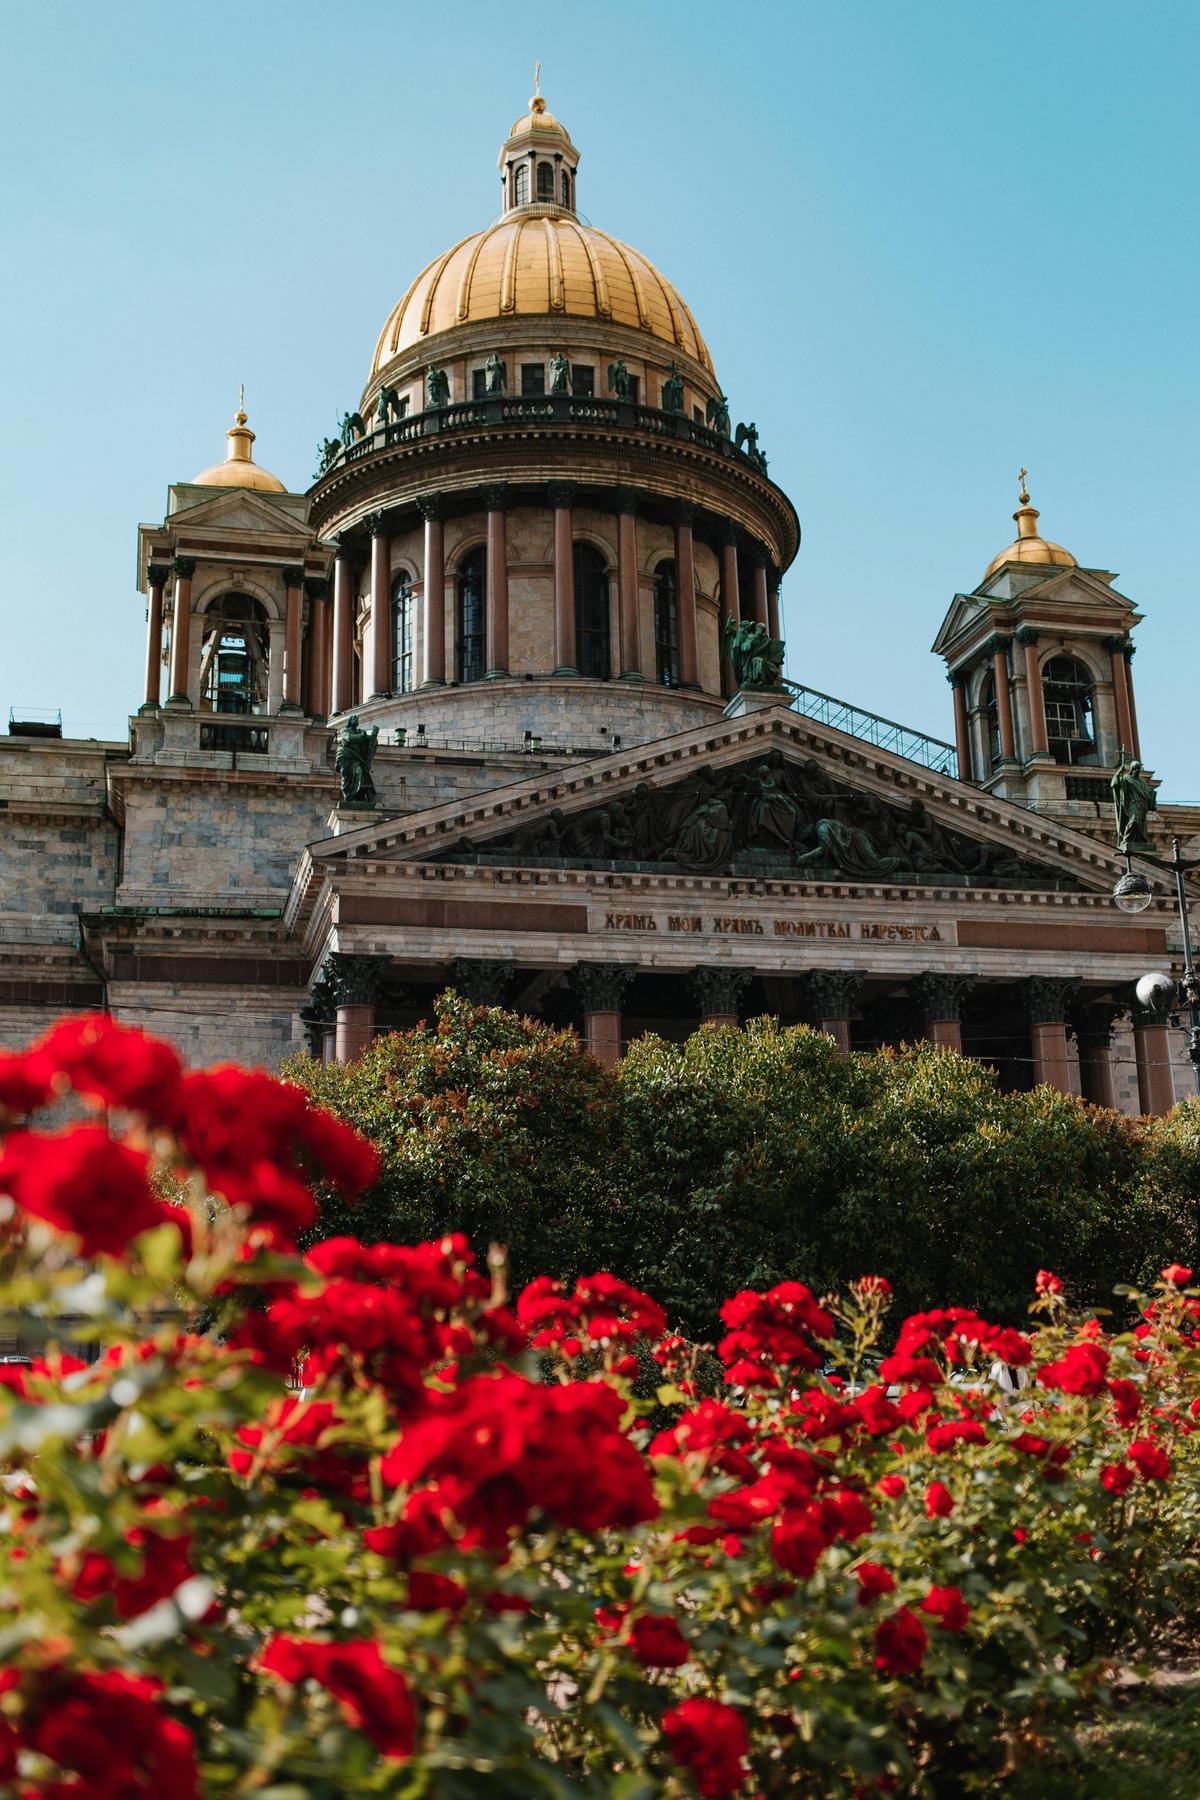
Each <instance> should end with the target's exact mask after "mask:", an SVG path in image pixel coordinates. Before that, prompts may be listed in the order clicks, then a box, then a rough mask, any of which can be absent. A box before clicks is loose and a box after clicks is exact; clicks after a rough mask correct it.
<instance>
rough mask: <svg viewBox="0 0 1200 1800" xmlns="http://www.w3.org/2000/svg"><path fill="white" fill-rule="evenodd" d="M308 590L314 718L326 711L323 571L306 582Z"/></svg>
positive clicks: (326, 594) (326, 628) (325, 591)
mask: <svg viewBox="0 0 1200 1800" xmlns="http://www.w3.org/2000/svg"><path fill="white" fill-rule="evenodd" d="M304 585H305V587H306V588H307V590H308V707H309V711H310V712H311V713H312V714H313V716H314V717H315V718H318V719H324V718H327V717H328V715H329V692H330V688H329V583H328V581H326V579H325V577H324V576H323V575H318V576H316V577H314V579H313V580H311V581H307V582H305V584H304Z"/></svg>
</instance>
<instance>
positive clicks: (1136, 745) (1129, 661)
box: [1123, 644, 1142, 762]
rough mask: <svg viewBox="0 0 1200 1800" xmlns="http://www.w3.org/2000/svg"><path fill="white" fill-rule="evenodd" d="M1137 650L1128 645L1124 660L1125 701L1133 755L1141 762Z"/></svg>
mask: <svg viewBox="0 0 1200 1800" xmlns="http://www.w3.org/2000/svg"><path fill="white" fill-rule="evenodd" d="M1136 648H1137V646H1136V645H1135V644H1126V646H1125V655H1124V658H1123V660H1124V663H1125V700H1126V704H1127V705H1128V707H1129V730H1130V733H1131V735H1132V738H1133V754H1134V755H1135V756H1136V757H1137V758H1138V761H1139V762H1140V761H1141V756H1142V745H1141V739H1140V738H1139V737H1138V722H1137V702H1136V701H1135V700H1134V697H1133V654H1134V651H1135V649H1136Z"/></svg>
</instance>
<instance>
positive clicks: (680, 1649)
mask: <svg viewBox="0 0 1200 1800" xmlns="http://www.w3.org/2000/svg"><path fill="white" fill-rule="evenodd" d="M628 1643H629V1648H630V1649H631V1650H632V1651H633V1655H634V1660H635V1661H636V1662H640V1663H641V1665H642V1667H643V1668H644V1669H679V1668H682V1667H683V1665H684V1663H685V1662H687V1661H688V1660H689V1659H690V1657H691V1654H692V1652H691V1648H690V1646H689V1644H688V1641H687V1639H686V1638H685V1637H684V1635H683V1633H682V1631H680V1629H679V1627H678V1625H677V1624H676V1623H675V1621H674V1619H668V1618H666V1617H665V1616H664V1615H663V1614H661V1613H642V1614H641V1615H640V1617H638V1618H636V1619H635V1620H634V1621H633V1623H632V1625H630V1627H629V1632H628Z"/></svg>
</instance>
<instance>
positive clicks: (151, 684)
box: [146, 563, 170, 706]
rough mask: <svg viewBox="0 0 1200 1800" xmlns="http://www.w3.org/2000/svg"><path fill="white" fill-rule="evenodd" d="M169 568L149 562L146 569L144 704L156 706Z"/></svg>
mask: <svg viewBox="0 0 1200 1800" xmlns="http://www.w3.org/2000/svg"><path fill="white" fill-rule="evenodd" d="M169 574H170V570H169V569H168V568H167V565H166V563H151V564H150V567H149V568H148V569H147V570H146V582H147V585H148V587H149V589H150V594H149V601H148V605H147V618H146V705H147V706H157V705H158V699H159V693H160V691H161V688H162V640H163V589H164V588H165V587H166V585H167V576H168V575H169Z"/></svg>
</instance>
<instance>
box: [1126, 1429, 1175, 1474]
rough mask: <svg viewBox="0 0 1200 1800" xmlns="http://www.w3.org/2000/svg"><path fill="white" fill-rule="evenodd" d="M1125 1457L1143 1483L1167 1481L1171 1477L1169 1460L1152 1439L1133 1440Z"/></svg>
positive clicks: (1160, 1446)
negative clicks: (1133, 1466)
mask: <svg viewBox="0 0 1200 1800" xmlns="http://www.w3.org/2000/svg"><path fill="white" fill-rule="evenodd" d="M1127 1455H1128V1457H1129V1460H1130V1462H1131V1463H1133V1464H1134V1465H1135V1467H1136V1468H1137V1471H1138V1474H1139V1475H1140V1476H1141V1478H1142V1480H1143V1481H1167V1480H1169V1479H1170V1475H1171V1459H1170V1457H1169V1456H1168V1455H1167V1453H1166V1451H1165V1450H1164V1449H1163V1447H1162V1445H1161V1444H1156V1443H1155V1442H1154V1439H1153V1438H1135V1440H1134V1442H1133V1443H1132V1444H1130V1446H1129V1449H1128V1451H1127Z"/></svg>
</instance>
